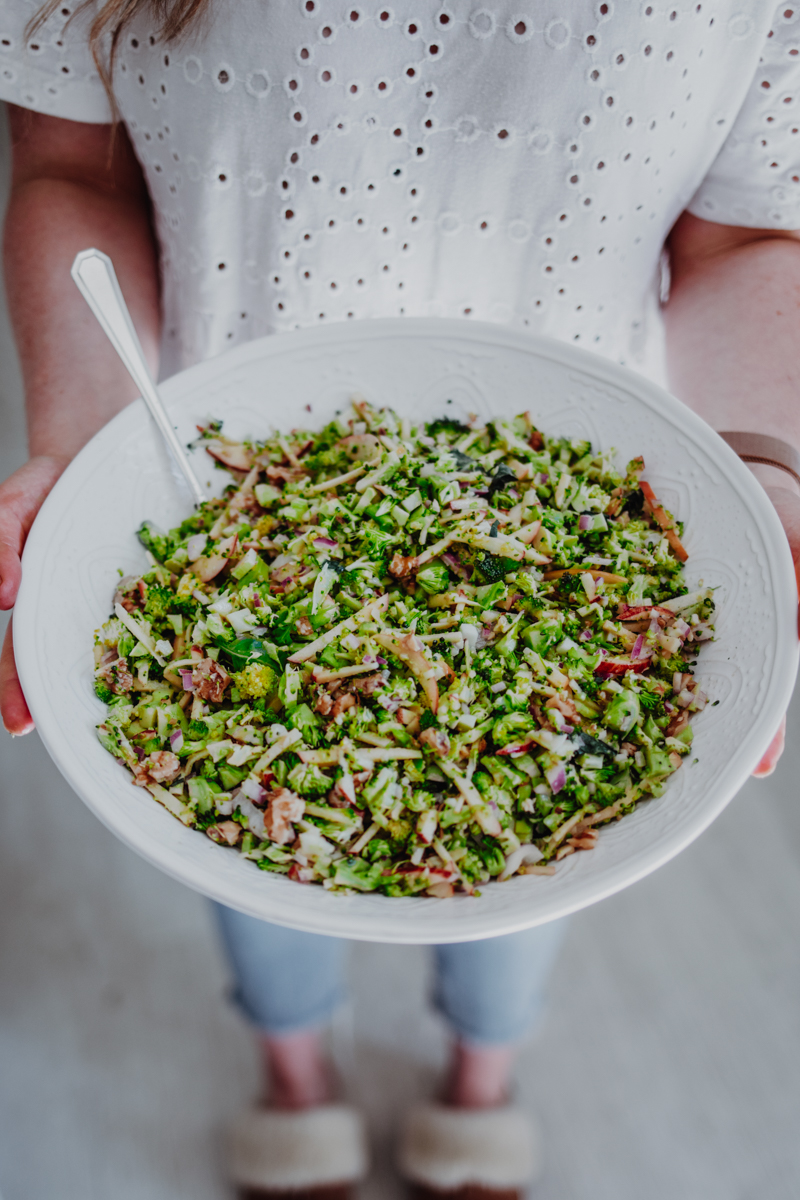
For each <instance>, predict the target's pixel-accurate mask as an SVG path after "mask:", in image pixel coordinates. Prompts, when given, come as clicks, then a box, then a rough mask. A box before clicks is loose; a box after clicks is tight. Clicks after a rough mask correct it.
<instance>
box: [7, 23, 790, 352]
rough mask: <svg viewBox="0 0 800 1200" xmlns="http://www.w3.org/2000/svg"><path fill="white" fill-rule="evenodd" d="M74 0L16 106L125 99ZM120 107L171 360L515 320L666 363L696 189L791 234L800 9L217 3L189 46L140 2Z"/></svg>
mask: <svg viewBox="0 0 800 1200" xmlns="http://www.w3.org/2000/svg"><path fill="white" fill-rule="evenodd" d="M72 2H73V0H67V3H66V4H65V5H64V7H63V8H62V9H61V10H60V12H59V13H58V14H56V15H55V16H54V17H53V18H52V19H51V20H50V21H49V22H48V24H47V26H46V27H45V28H44V29H43V30H41V31H40V32H39V34H38V35H37V36H36V37H35V38H34V39H32V41H31V42H30V43H29V44H28V45H27V46H26V45H25V42H24V27H25V23H26V21H27V20H28V19H29V18H30V16H31V15H32V14H33V13H34V12H35V11H36V8H37V3H33V2H29V0H4V2H3V3H0V96H2V97H4V98H6V99H8V100H11V101H13V102H14V103H16V104H21V105H24V106H27V107H29V108H33V109H36V110H38V111H42V112H48V113H53V114H55V115H58V116H63V117H69V118H72V119H74V120H81V121H96V122H103V121H108V119H109V109H108V105H107V102H106V99H105V96H104V93H103V90H102V88H101V87H100V85H99V83H98V81H97V78H96V76H95V73H94V71H93V69H92V64H91V61H90V59H89V56H88V52H87V48H86V45H85V29H86V21H85V20H84V19H83V18H81V19H78V20H75V21H73V22H71V23H69V24H67V22H68V20H69V15H70V5H71V4H72ZM115 89H116V95H117V99H118V103H119V109H120V112H121V114H122V116H123V119H124V120H125V123H126V125H127V127H128V129H129V131H130V135H131V138H132V140H133V143H134V146H135V148H136V152H137V154H138V155H139V158H140V159H141V162H142V165H143V167H144V170H145V173H146V176H147V181H148V184H149V187H150V190H151V193H152V196H153V200H154V205H155V212H156V220H157V228H158V235H159V238H160V240H161V243H162V247H163V260H162V262H163V272H164V311H165V327H164V362H163V367H162V370H163V373H164V374H169V373H171V372H172V371H174V370H176V369H178V368H180V367H182V366H186V365H188V364H190V363H193V362H195V361H197V360H198V359H202V358H206V357H209V356H211V355H213V354H216V353H218V352H220V351H221V350H223V349H225V348H227V347H229V346H231V345H235V344H236V343H238V342H242V341H245V340H247V339H249V338H252V337H256V336H259V335H261V334H264V333H269V332H272V331H275V330H284V329H291V328H294V327H296V326H302V325H310V324H315V323H319V322H321V321H339V320H348V319H354V318H361V317H373V316H396V315H399V314H409V315H412V314H413V315H426V314H431V315H438V314H441V315H444V316H461V317H465V318H469V317H472V318H481V319H486V320H490V321H499V322H508V323H512V324H515V325H517V326H523V327H528V328H530V329H531V330H533V331H537V332H543V333H548V334H551V335H553V336H556V337H559V338H563V339H566V340H569V341H571V342H574V343H576V344H578V345H581V346H586V347H587V348H590V349H594V350H597V351H599V352H600V353H602V354H605V355H608V356H610V357H613V358H616V359H618V360H620V361H622V362H628V363H629V364H631V365H639V366H640V367H643V368H646V367H647V366H648V364H649V366H650V368H651V369H653V367H654V361H655V360H654V359H653V358H652V357H650V358H649V359H648V338H647V336H646V335H647V330H648V326H649V325H650V324H652V318H653V315H654V313H655V311H656V307H657V306H656V303H655V284H656V278H657V274H658V264H659V258H660V254H661V250H662V246H663V242H664V238H665V236H666V234H667V233H668V231H669V229H670V227H671V225H672V224H673V222H674V220H675V219H676V217H677V216H678V215H679V214H680V212H681V211H682V210H683V209H684V208H686V207H687V206H688V207H690V209H691V211H692V212H694V213H695V214H697V215H699V216H702V217H705V218H707V219H709V220H712V221H717V222H721V223H724V224H734V225H746V226H753V227H760V226H765V227H778V228H796V227H800V134H799V133H798V128H799V127H800V106H799V105H798V99H799V98H800V5H798V6H797V7H795V6H794V5H793V3H791V2H788V3H787V0H784V3H783V4H781V5H779V6H777V8H776V6H775V4H774V2H773V0H703V3H696V2H694V3H691V4H687V3H684V2H681V3H667V4H664V3H660V2H656V0H652V2H651V0H645V2H644V3H637V2H635V0H602V2H597V3H595V2H589V0H559V2H558V3H557V4H555V3H553V4H552V5H551V7H550V8H549V9H548V8H547V7H546V6H545V5H543V4H541V3H538V2H537V3H535V4H534V3H532V0H527V5H526V3H525V0H511V2H510V3H506V2H504V0H495V2H493V3H488V4H486V5H485V6H476V5H475V4H471V3H466V4H465V3H460V2H457V0H451V2H450V4H449V5H448V6H445V7H437V5H436V4H434V3H430V2H429V0H393V2H392V4H391V5H381V4H378V3H375V2H374V0H370V2H369V3H360V2H358V0H356V2H354V3H350V4H345V3H344V2H342V0H336V2H333V0H280V2H270V0H216V3H215V6H214V10H213V19H212V20H211V21H210V22H209V24H208V26H207V28H206V29H205V30H204V31H203V32H202V34H198V35H196V36H193V37H192V39H191V40H190V41H187V42H184V43H181V44H180V45H173V46H170V47H165V46H163V45H159V44H157V42H156V39H155V38H154V37H153V35H152V32H151V30H150V29H149V28H148V24H147V21H146V20H144V19H140V20H138V21H137V24H136V26H135V27H134V28H132V29H131V30H130V31H129V32H128V34H127V36H126V38H125V41H124V45H123V46H122V49H121V51H120V54H119V58H118V63H117V69H116V75H115Z"/></svg>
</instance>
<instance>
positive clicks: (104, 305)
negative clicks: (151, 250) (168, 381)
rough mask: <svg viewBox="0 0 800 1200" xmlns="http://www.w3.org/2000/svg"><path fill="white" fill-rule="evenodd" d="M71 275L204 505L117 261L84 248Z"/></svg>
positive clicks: (203, 498) (196, 498)
mask: <svg viewBox="0 0 800 1200" xmlns="http://www.w3.org/2000/svg"><path fill="white" fill-rule="evenodd" d="M70 274H71V275H72V278H73V279H74V280H75V282H76V284H77V285H78V287H79V288H80V291H81V293H82V295H83V298H84V300H85V301H86V303H87V304H88V305H89V307H90V308H91V310H92V312H93V313H94V315H95V316H96V317H97V320H98V321H99V322H100V324H101V325H102V327H103V330H104V332H105V334H106V336H107V338H108V340H109V341H110V342H111V344H112V346H113V347H114V349H115V350H116V352H117V354H118V355H119V356H120V358H121V359H122V361H123V363H124V364H125V367H126V368H127V370H128V372H129V374H130V376H131V378H132V379H133V381H134V383H135V384H136V386H137V387H138V389H139V392H140V395H141V397H142V399H143V400H144V402H145V404H146V405H147V407H148V408H149V410H150V415H151V416H152V418H153V420H154V421H155V423H156V425H157V426H158V429H159V432H160V433H161V436H162V437H163V438H164V441H165V442H166V443H167V445H168V446H169V448H170V450H171V451H172V454H173V456H174V458H175V461H176V463H177V464H178V467H179V468H180V470H181V473H182V475H183V477H184V479H185V480H186V482H187V484H188V485H189V490H190V492H191V493H192V497H193V499H194V502H195V504H196V505H198V504H201V503H202V501H203V500H205V499H206V493H205V490H204V489H203V488H202V487H201V485H200V482H199V480H198V478H197V476H196V475H195V473H194V471H193V470H192V467H191V465H190V463H189V460H188V458H187V457H186V453H185V451H184V449H183V446H182V445H181V443H180V440H179V439H178V437H177V435H176V433H175V429H174V428H173V425H172V422H171V421H170V419H169V417H168V415H167V410H166V409H165V408H164V402H163V400H162V399H161V397H160V396H159V394H158V389H157V388H156V385H155V384H154V383H153V379H152V376H151V375H150V371H149V369H148V366H147V363H146V361H145V357H144V353H143V351H142V347H141V345H140V343H139V339H138V337H137V336H136V330H135V329H134V327H133V321H132V320H131V315H130V313H129V312H128V306H127V304H126V303H125V300H124V298H123V295H122V292H121V291H120V286H119V283H118V281H117V276H116V272H115V271H114V264H113V263H112V261H111V259H110V258H109V257H108V255H107V254H103V253H102V251H100V250H81V252H80V254H78V255H77V256H76V258H75V261H74V263H73V264H72V270H71V272H70Z"/></svg>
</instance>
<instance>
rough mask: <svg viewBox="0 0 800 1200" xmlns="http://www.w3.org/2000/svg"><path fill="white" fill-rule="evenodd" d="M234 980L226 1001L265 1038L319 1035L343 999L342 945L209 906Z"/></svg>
mask: <svg viewBox="0 0 800 1200" xmlns="http://www.w3.org/2000/svg"><path fill="white" fill-rule="evenodd" d="M212 907H213V909H214V913H215V916H216V920H217V924H218V926H219V930H220V933H221V935H222V944H223V946H224V948H225V953H226V957H227V959H228V963H229V965H230V968H231V971H232V973H233V976H234V979H235V980H236V984H235V986H234V987H233V988H232V989H231V1000H232V1001H233V1003H234V1004H235V1005H236V1007H237V1008H238V1009H239V1011H240V1012H241V1014H242V1016H243V1017H245V1019H246V1020H247V1021H249V1022H250V1024H251V1025H253V1026H255V1028H256V1029H257V1030H258V1031H259V1032H261V1033H265V1034H267V1035H269V1036H270V1037H286V1036H287V1035H288V1034H292V1033H302V1032H304V1031H306V1030H309V1031H310V1030H312V1029H319V1028H321V1027H322V1026H324V1025H327V1024H329V1023H330V1021H331V1020H332V1019H333V1016H334V1014H335V1013H336V1011H337V1009H339V1008H340V1007H341V1006H342V1004H344V1002H345V1001H346V999H347V991H346V988H345V986H344V980H343V974H344V971H343V959H344V949H345V946H346V942H344V941H343V940H342V939H341V938H332V937H324V936H322V935H321V934H316V933H301V932H299V931H298V930H296V929H284V928H283V927H282V926H280V925H270V924H267V922H266V921H259V920H257V919H256V918H255V917H248V916H246V915H245V914H244V913H240V912H236V911H235V910H234V909H232V908H226V907H225V906H224V905H222V904H217V903H215V902H212Z"/></svg>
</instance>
